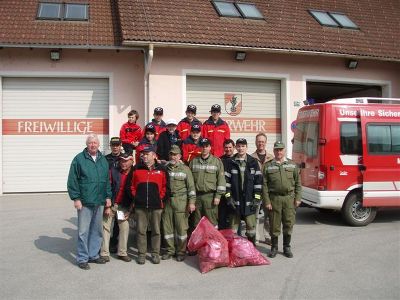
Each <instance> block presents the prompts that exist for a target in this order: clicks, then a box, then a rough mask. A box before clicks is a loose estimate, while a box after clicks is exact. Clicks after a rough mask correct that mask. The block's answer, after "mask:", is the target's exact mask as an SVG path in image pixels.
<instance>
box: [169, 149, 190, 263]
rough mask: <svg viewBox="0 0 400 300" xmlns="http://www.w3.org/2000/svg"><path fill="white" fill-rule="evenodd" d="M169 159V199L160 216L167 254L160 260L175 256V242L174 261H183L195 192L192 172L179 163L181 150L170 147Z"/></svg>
mask: <svg viewBox="0 0 400 300" xmlns="http://www.w3.org/2000/svg"><path fill="white" fill-rule="evenodd" d="M169 158H170V160H169V163H168V165H167V170H168V174H169V185H170V190H171V197H170V198H169V199H168V200H167V202H166V204H165V208H164V212H163V215H162V224H163V229H164V239H165V243H166V246H167V247H166V248H167V253H165V254H164V255H163V256H162V259H163V260H166V259H170V258H171V257H172V256H173V255H175V240H176V244H177V245H176V246H177V247H176V248H177V249H176V260H177V261H183V260H184V259H185V254H186V242H187V230H188V218H189V213H191V212H193V211H194V210H195V202H196V191H195V188H194V182H193V175H192V172H191V171H190V169H189V167H188V166H186V165H185V164H184V163H183V162H182V161H181V150H180V149H179V147H178V146H177V145H173V146H172V147H171V150H170V151H169Z"/></svg>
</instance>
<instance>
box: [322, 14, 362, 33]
mask: <svg viewBox="0 0 400 300" xmlns="http://www.w3.org/2000/svg"><path fill="white" fill-rule="evenodd" d="M328 15H329V16H330V17H331V18H332V19H333V20H334V21H335V22H336V23H338V24H339V26H340V27H341V28H346V29H353V30H360V27H358V25H357V24H356V23H354V22H353V20H352V19H350V18H349V16H348V15H346V14H345V13H342V12H333V11H328ZM334 15H341V16H345V17H346V18H347V19H348V20H349V21H350V22H351V23H353V24H354V26H355V27H352V26H346V25H343V24H342V23H341V22H340V21H339V20H338V19H337V18H336V17H335V16H334Z"/></svg>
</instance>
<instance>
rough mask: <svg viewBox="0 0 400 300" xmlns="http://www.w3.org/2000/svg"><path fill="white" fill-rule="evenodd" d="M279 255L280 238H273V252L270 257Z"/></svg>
mask: <svg viewBox="0 0 400 300" xmlns="http://www.w3.org/2000/svg"><path fill="white" fill-rule="evenodd" d="M277 253H278V237H277V236H271V252H270V253H269V254H268V257H271V258H274V257H275V256H276V254H277Z"/></svg>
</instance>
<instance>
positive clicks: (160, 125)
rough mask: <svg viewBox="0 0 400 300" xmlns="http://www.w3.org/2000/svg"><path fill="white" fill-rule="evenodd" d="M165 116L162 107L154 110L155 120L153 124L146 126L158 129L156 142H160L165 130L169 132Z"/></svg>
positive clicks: (152, 121)
mask: <svg viewBox="0 0 400 300" xmlns="http://www.w3.org/2000/svg"><path fill="white" fill-rule="evenodd" d="M163 116H164V110H163V108H162V107H156V108H155V109H154V113H153V117H154V118H153V119H152V120H151V122H149V123H147V125H146V126H148V125H150V124H151V125H153V126H154V128H155V129H156V140H158V137H159V136H160V133H161V132H164V131H165V130H167V124H165V122H164V121H163V119H162V118H163Z"/></svg>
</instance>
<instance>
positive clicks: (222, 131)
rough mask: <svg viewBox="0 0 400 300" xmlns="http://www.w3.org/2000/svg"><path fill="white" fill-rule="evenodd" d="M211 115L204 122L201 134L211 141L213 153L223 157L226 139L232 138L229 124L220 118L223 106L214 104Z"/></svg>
mask: <svg viewBox="0 0 400 300" xmlns="http://www.w3.org/2000/svg"><path fill="white" fill-rule="evenodd" d="M210 113H211V116H210V117H209V118H208V120H207V121H205V122H204V124H203V126H202V129H201V133H202V134H201V135H202V137H203V138H207V139H209V140H210V141H211V144H212V149H211V154H213V155H214V156H216V157H221V156H222V155H223V154H224V141H225V140H228V139H230V138H231V131H230V129H229V126H228V124H227V123H226V122H225V121H224V120H222V119H221V118H220V115H221V106H220V105H218V104H214V105H213V106H211V110H210Z"/></svg>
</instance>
